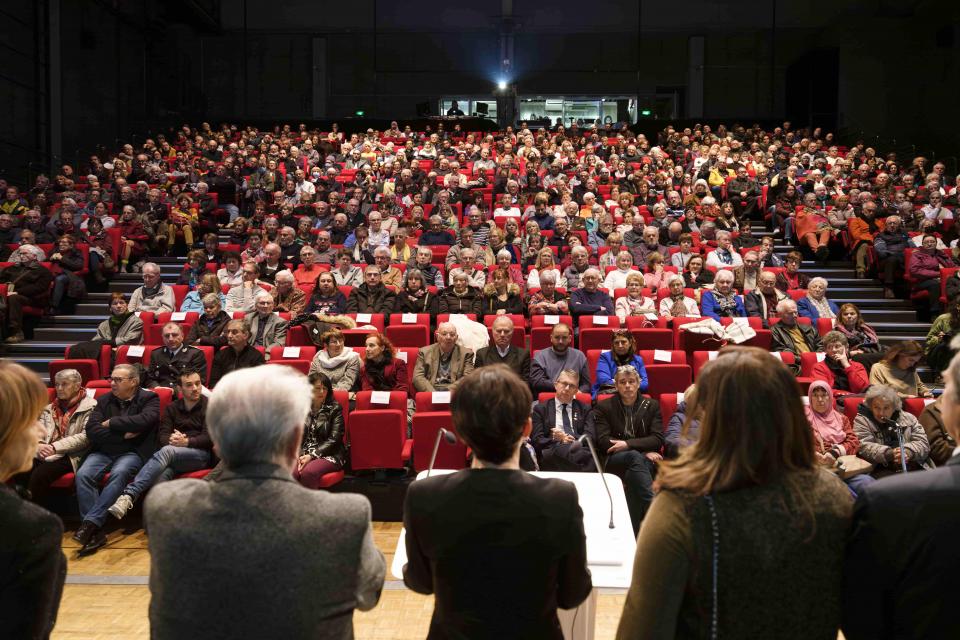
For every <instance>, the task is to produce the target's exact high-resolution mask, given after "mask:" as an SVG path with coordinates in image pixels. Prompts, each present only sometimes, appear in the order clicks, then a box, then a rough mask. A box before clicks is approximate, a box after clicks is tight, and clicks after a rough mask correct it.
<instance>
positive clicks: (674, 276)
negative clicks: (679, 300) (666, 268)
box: [667, 273, 687, 287]
mask: <svg viewBox="0 0 960 640" xmlns="http://www.w3.org/2000/svg"><path fill="white" fill-rule="evenodd" d="M674 280H679V281H680V282H682V283H683V284H684V286H686V284H687V281H686V280H684V279H683V276H682V275H680V274H679V273H671V274H670V275H669V276H667V287H669V286H670V285H671V284H673V281H674Z"/></svg>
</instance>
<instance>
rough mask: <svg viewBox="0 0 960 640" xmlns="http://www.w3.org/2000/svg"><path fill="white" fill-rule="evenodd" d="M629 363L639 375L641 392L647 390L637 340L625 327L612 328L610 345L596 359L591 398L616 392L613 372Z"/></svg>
mask: <svg viewBox="0 0 960 640" xmlns="http://www.w3.org/2000/svg"><path fill="white" fill-rule="evenodd" d="M627 365H630V366H631V367H633V368H634V369H636V371H637V374H638V375H639V376H640V391H641V393H642V392H644V391H646V390H647V370H646V367H644V366H643V358H641V357H640V355H639V354H638V353H637V340H636V338H634V336H633V334H632V333H631V332H630V331H629V330H627V329H614V330H613V336H612V338H611V345H610V349H609V350H608V351H604V352H603V353H601V354H600V359H599V360H598V361H597V370H596V372H595V375H594V378H593V386H592V387H591V389H590V393H591V395H592V396H593V399H594V400H596V399H597V395H598V394H607V393H616V390H617V389H616V384H615V383H614V380H613V378H614V374H616V372H617V369H619V368H620V367H624V366H627Z"/></svg>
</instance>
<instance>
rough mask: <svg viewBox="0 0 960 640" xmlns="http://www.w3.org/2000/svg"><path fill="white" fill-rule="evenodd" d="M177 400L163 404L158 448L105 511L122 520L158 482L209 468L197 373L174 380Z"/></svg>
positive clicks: (204, 406) (203, 402)
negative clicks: (177, 395)
mask: <svg viewBox="0 0 960 640" xmlns="http://www.w3.org/2000/svg"><path fill="white" fill-rule="evenodd" d="M177 389H178V391H179V397H178V398H177V399H176V400H174V401H173V402H171V403H170V404H168V405H167V408H166V410H165V411H164V412H163V417H162V418H161V419H160V429H159V431H158V432H157V445H158V446H159V447H160V448H159V449H157V451H156V452H155V453H154V454H153V456H151V457H150V459H149V460H147V462H146V463H145V464H144V465H143V467H142V468H141V469H140V471H138V472H137V475H136V477H135V478H134V479H133V482H131V483H130V484H128V485H127V486H126V488H124V490H123V493H121V494H120V497H118V498H117V501H116V502H114V503H113V506H111V507H110V508H109V509H107V512H108V513H109V514H110V515H112V516H113V517H114V518H116V519H117V520H122V519H123V517H124V516H125V515H127V512H129V511H130V509H131V508H133V504H134V503H135V502H136V501H137V499H138V498H139V497H140V496H142V495H143V494H144V493H146V492H147V491H149V490H150V487H152V486H153V485H155V484H156V483H158V482H163V481H165V480H171V479H173V477H174V475H176V474H180V473H190V472H191V471H199V470H200V469H206V468H208V467H209V466H210V458H211V455H212V453H211V449H212V447H213V444H212V443H211V442H210V436H209V434H207V423H206V419H207V399H206V398H205V397H204V396H203V394H202V393H201V392H202V391H203V378H202V377H201V374H200V372H198V371H186V370H184V371H181V372H180V375H179V377H178V378H177Z"/></svg>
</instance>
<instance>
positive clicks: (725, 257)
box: [717, 248, 733, 265]
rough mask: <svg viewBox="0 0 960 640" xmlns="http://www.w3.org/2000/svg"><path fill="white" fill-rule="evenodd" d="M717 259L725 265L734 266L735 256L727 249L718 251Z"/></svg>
mask: <svg viewBox="0 0 960 640" xmlns="http://www.w3.org/2000/svg"><path fill="white" fill-rule="evenodd" d="M717 259H718V260H720V262H722V263H723V264H730V265H732V264H733V254H732V253H731V252H730V251H729V250H727V249H719V248H718V249H717Z"/></svg>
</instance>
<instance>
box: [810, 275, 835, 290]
mask: <svg viewBox="0 0 960 640" xmlns="http://www.w3.org/2000/svg"><path fill="white" fill-rule="evenodd" d="M818 282H819V283H820V284H822V285H823V290H824V291H826V290H827V287H829V286H830V283H829V282H827V279H826V278H821V277H820V276H817V277H815V278H810V282H808V283H807V288H808V289H809V288H810V285H813V284H816V283H818Z"/></svg>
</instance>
